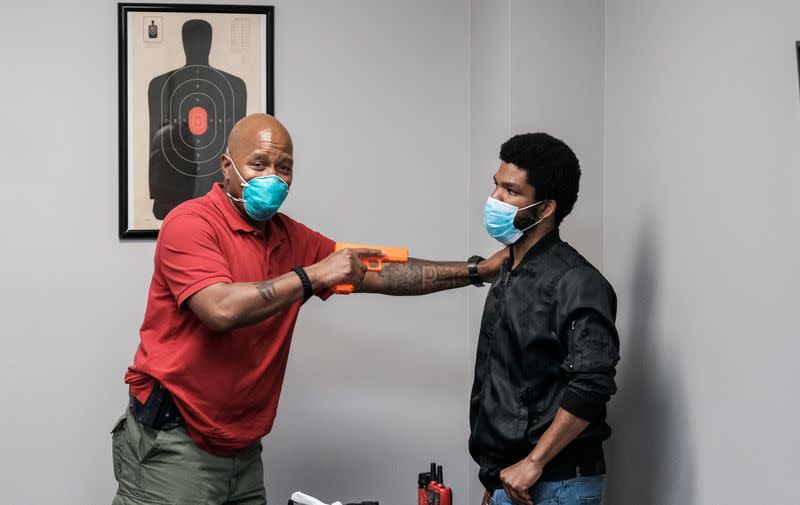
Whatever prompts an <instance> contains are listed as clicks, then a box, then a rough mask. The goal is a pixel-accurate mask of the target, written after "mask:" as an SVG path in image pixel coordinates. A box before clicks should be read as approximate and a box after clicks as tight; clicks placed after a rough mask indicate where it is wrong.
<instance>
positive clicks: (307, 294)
mask: <svg viewBox="0 0 800 505" xmlns="http://www.w3.org/2000/svg"><path fill="white" fill-rule="evenodd" d="M292 272H294V273H296V274H297V276H298V277H300V283H301V284H303V300H304V301H306V300H308V299H309V298H311V295H313V294H314V289H313V288H312V287H311V279H309V278H308V274H307V273H306V271H305V270H303V268H302V267H293V268H292Z"/></svg>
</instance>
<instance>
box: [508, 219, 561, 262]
mask: <svg viewBox="0 0 800 505" xmlns="http://www.w3.org/2000/svg"><path fill="white" fill-rule="evenodd" d="M555 228H556V226H555V224H553V222H552V221H550V220H548V221H542V222H541V223H539V224H538V225H536V226H534V227H533V228H532V229H531V230H529V231H528V232H526V233H525V235H523V236H522V238H520V239H519V240H517V241H516V243H514V244H513V245H512V246H511V247H512V249H513V250H514V264H513V265H511V269H512V270H513V269H515V268H517V265H519V264H520V262H521V261H522V258H524V257H525V255H526V254H528V251H530V250H531V248H532V247H533V246H535V245H536V244H537V243H538V242H539V241H540V240H542V239H543V238H544V237H546V236H547V235H548V234H549V233H550V232H551V231H553V230H555Z"/></svg>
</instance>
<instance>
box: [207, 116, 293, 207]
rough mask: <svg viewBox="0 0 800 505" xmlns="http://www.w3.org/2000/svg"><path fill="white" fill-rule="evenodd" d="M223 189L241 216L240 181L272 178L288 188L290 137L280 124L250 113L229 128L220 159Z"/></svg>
mask: <svg viewBox="0 0 800 505" xmlns="http://www.w3.org/2000/svg"><path fill="white" fill-rule="evenodd" d="M220 168H221V169H222V175H223V178H224V179H223V181H222V184H223V187H224V189H225V191H226V192H227V193H228V195H229V196H231V197H232V198H233V199H232V200H231V203H232V204H233V206H234V207H236V209H237V210H238V211H239V213H240V214H242V216H245V215H246V214H245V211H244V206H243V205H242V203H241V202H240V201H238V199H240V198H241V197H242V193H243V188H242V181H249V180H250V179H252V178H254V177H264V176H268V175H276V176H278V177H280V178H281V179H283V180H284V182H286V184H288V185H290V186H291V185H292V177H293V173H294V157H293V146H292V137H291V136H290V135H289V132H288V131H286V128H285V127H284V126H283V125H282V124H281V122H280V121H278V120H277V119H275V118H274V117H272V116H270V115H268V114H251V115H249V116H247V117H245V118H243V119H242V120H240V121H239V122H238V123H236V124H235V125H234V126H233V129H232V130H231V134H230V136H228V151H227V153H226V154H223V155H222V156H220Z"/></svg>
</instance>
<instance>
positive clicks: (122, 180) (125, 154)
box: [117, 3, 275, 239]
mask: <svg viewBox="0 0 800 505" xmlns="http://www.w3.org/2000/svg"><path fill="white" fill-rule="evenodd" d="M150 13H152V16H153V20H151V25H153V26H152V27H150V26H147V25H146V23H145V27H144V29H143V34H142V35H141V37H142V39H143V40H141V41H138V42H137V41H135V39H134V37H136V36H137V35H135V33H136V31H135V30H133V29H131V30H129V25H130V26H131V27H134V25H135V24H134V22H133V21H132V20H133V19H135V17H136V16H139V17H142V16H145V15H151V14H150ZM176 14H177V16H179V17H176ZM184 14H186V15H190V16H191V18H192V19H191V20H190V21H186V22H184V23H183V24H182V28H181V30H182V35H183V41H184V44H182V45H181V48H182V50H183V51H184V52H185V61H186V63H185V65H183V66H182V67H180V68H174V69H173V70H171V71H168V72H166V73H163V74H162V75H158V74H156V75H155V76H154V77H153V78H152V80H151V81H150V85H149V86H148V92H147V99H146V100H145V101H144V102H143V103H139V102H137V103H134V104H133V106H132V107H131V106H130V105H129V104H131V100H132V96H133V95H136V96H141V95H142V93H143V91H142V90H141V89H140V88H139V89H136V90H134V91H132V92H131V93H129V89H133V88H132V86H133V83H132V82H131V79H132V76H131V73H132V72H129V66H130V65H131V63H132V62H131V60H134V64H135V62H136V61H137V55H136V54H135V53H134V51H136V50H137V49H136V47H135V46H136V44H137V43H138V44H139V45H140V46H141V45H145V47H148V48H150V47H152V46H146V44H145V43H150V42H151V41H149V40H146V39H147V38H148V37H149V38H152V39H156V42H157V39H158V37H159V35H158V24H156V20H158V21H159V23H160V22H162V21H164V24H168V23H166V22H167V21H169V20H170V19H181V18H180V16H182V15H184ZM220 14H223V15H230V16H231V22H232V23H233V22H234V21H235V20H237V19H238V20H239V24H238V25H236V24H235V23H234V24H232V25H231V26H232V28H230V37H229V39H225V40H231V42H230V43H229V44H230V45H231V46H233V45H234V44H236V43H238V42H237V41H240V40H246V41H247V42H246V43H247V44H251V45H252V44H255V43H257V44H259V52H258V56H259V58H258V61H257V62H256V63H257V64H258V65H259V66H260V67H261V68H262V69H264V70H265V71H266V75H263V74H262V72H261V69H259V70H258V73H257V74H258V75H259V76H260V79H263V80H261V81H258V84H259V85H260V88H259V89H257V91H258V95H257V96H258V97H261V99H262V101H261V105H263V108H259V109H260V111H261V112H266V113H268V114H274V99H275V97H274V89H275V79H274V33H275V26H274V24H275V22H274V19H275V14H274V7H273V6H268V5H218V4H165V3H118V4H117V40H118V55H117V62H118V80H119V82H118V85H119V89H118V94H119V95H118V96H119V125H118V128H119V237H120V239H140V238H155V237H157V236H158V231H159V229H160V225H161V220H163V217H161V218H159V217H158V215H159V213H161V212H163V210H164V209H165V208H169V205H171V204H173V202H176V201H179V200H180V199H181V197H175V196H174V195H170V198H169V199H168V200H169V205H160V204H159V205H160V207H159V212H158V213H157V212H156V210H155V208H156V206H157V199H156V200H153V202H154V203H153V205H152V207H153V209H152V217H151V218H148V221H153V222H157V224H158V226H144V227H143V226H140V225H136V224H132V223H133V217H135V216H134V214H135V213H136V212H139V211H138V210H137V211H132V210H131V209H132V207H131V204H132V201H134V200H133V199H134V198H136V196H138V195H134V194H133V193H132V192H133V191H136V188H139V187H141V184H136V183H131V177H132V174H134V173H135V172H134V171H135V170H145V167H144V166H141V165H143V163H138V164H137V162H136V161H132V160H133V158H132V156H133V154H132V151H131V150H132V149H134V148H135V147H138V149H139V153H141V149H142V146H141V145H138V146H134V145H132V144H134V142H133V141H132V140H131V136H132V131H131V130H133V128H131V127H130V125H131V124H132V123H131V121H132V120H134V115H136V116H135V121H138V122H137V123H135V124H137V125H141V121H142V116H141V115H142V114H143V112H142V108H145V109H146V110H147V117H146V123H147V124H148V125H149V130H148V133H149V134H148V136H147V137H143V136H142V135H139V137H138V139H139V140H146V141H147V142H148V145H147V146H145V147H144V149H145V150H146V154H148V155H149V156H148V163H147V165H148V166H147V171H148V172H147V177H148V179H147V181H146V184H147V185H148V186H149V187H150V191H149V193H150V194H149V195H148V198H151V197H152V192H153V191H152V188H153V184H154V183H153V179H154V177H153V173H154V171H153V164H154V162H153V159H154V157H155V156H154V154H153V153H154V152H155V151H167V149H163V146H165V145H173V146H174V144H175V141H176V140H177V139H180V142H182V143H183V145H179V146H178V147H175V148H174V149H171V150H170V152H171V154H169V155H168V154H163V156H162V158H164V159H167V161H168V162H169V164H170V165H172V166H174V165H173V164H172V162H171V161H169V159H168V158H169V157H170V155H171V156H173V158H174V159H175V160H176V161H179V162H180V159H179V158H178V157H177V156H181V158H182V159H183V160H186V161H185V163H184V162H181V163H184V165H187V166H188V165H195V166H197V167H199V166H200V162H199V161H195V158H192V160H188V158H186V157H185V156H183V155H185V154H186V153H187V152H191V153H192V154H194V153H197V154H196V157H197V158H198V159H199V158H200V152H201V149H202V150H203V151H202V152H204V153H206V154H208V157H207V158H206V160H204V163H205V164H206V165H207V166H209V167H210V166H211V161H210V160H211V157H210V153H212V152H214V151H216V150H217V148H218V144H219V138H221V137H223V134H224V133H225V132H226V131H229V128H230V127H231V126H232V123H235V120H238V119H240V117H239V116H241V115H242V114H241V110H242V108H243V107H244V108H245V109H246V108H247V107H249V105H248V104H247V101H248V99H251V98H252V97H253V94H252V87H253V86H251V84H254V81H253V80H252V79H251V80H250V81H249V82H247V83H245V80H244V79H240V78H239V77H237V76H236V75H232V74H230V73H226V72H224V71H222V70H220V69H218V68H215V67H214V66H212V63H213V62H209V55H210V54H211V51H212V49H211V45H212V44H214V43H218V42H216V41H215V39H214V38H213V36H212V28H211V26H212V22H210V21H208V20H213V22H216V23H217V24H218V25H219V23H220V16H216V17H214V16H213V15H220ZM156 15H158V16H156ZM162 15H163V17H160V16H162ZM252 15H255V16H258V20H259V21H260V23H259V24H258V27H257V28H258V31H257V33H259V34H261V35H263V36H264V40H261V38H260V37H258V39H257V40H255V41H253V40H251V39H250V33H251V30H250V24H247V23H248V21H247V19H254V18H253V17H252ZM170 16H172V17H171V18H170ZM203 16H206V17H205V18H204V17H203ZM237 16H238V18H237ZM247 16H250V17H247ZM261 16H263V20H262V18H261ZM143 19H144V18H143ZM242 19H244V20H245V21H242ZM190 22H191V23H194V24H192V25H191V26H192V27H198V26H199V27H200V30H201V31H202V30H206V29H207V36H208V37H207V40H205V41H201V42H200V44H195V41H196V40H199V39H198V38H197V36H195V34H196V33H197V30H195V31H194V32H191V31H190V37H194V38H189V39H187V26H188V25H189V23H190ZM203 22H205V24H203ZM174 24H175V23H173V25H174ZM206 25H208V26H207V28H206ZM236 26H244V27H245V28H247V29H246V30H245V29H244V28H242V29H241V30H238V31H237V29H236ZM173 28H174V26H173ZM190 30H191V28H190ZM165 31H166V30H165V29H163V28H162V29H161V32H162V34H163V33H164V32H165ZM253 31H256V30H253ZM129 32H131V33H129ZM239 32H242V33H244V35H241V33H239ZM262 32H263V33H262ZM169 33H171V40H172V41H173V43H172V44H165V45H164V47H167V46H169V47H172V48H173V53H171V54H173V55H174V54H175V53H174V51H175V47H176V46H177V44H176V43H174V39H175V38H176V37H177V35H176V34H175V30H174V29H173V30H172V32H169ZM237 35H241V36H240V37H238V38H237ZM161 37H162V38H163V39H164V40H166V39H167V37H166V35H161ZM245 37H246V38H245ZM186 40H191V41H192V43H193V44H195V45H194V46H192V47H191V48H187V47H185V46H186V44H185V41H186ZM156 42H154V44H155V43H156ZM206 42H207V43H208V45H207V46H204V45H203V44H205V43H206ZM241 44H242V47H246V46H245V45H244V44H245V43H244V42H242V43H241ZM198 47H199V48H201V49H200V52H205V59H206V64H205V65H206V66H207V67H208V69H205V67H203V65H190V62H189V59H190V54H189V51H190V49H191V50H192V51H194V52H195V54H196V55H198V54H200V52H198V50H197V48H198ZM156 49H161V47H158V46H156ZM139 51H140V53H142V54H144V53H143V50H141V49H140V50H139ZM246 51H247V49H243V50H242V52H246ZM129 54H132V55H133V56H132V57H131V58H129ZM149 54H153V53H148V57H149ZM182 57H183V56H182ZM173 59H174V58H173ZM245 60H246V56H244V55H243V56H241V62H239V63H237V64H239V65H244V64H245V63H242V62H244V61H245ZM138 61H145V62H147V58H146V57H142V56H138ZM254 65H255V64H254ZM254 65H251V66H249V67H247V68H248V69H250V68H251V67H252V68H255V67H254ZM189 66H192V67H193V68H197V67H200V68H201V70H203V71H204V72H205V74H203V75H199V71H198V72H197V73H196V74H195V75H194V77H190V76H187V71H186V69H187V67H189ZM179 71H180V72H182V74H181V75H182V76H181V77H175V76H178V73H179ZM249 72H250V71H249ZM140 73H143V72H140ZM250 73H252V72H250ZM217 75H219V76H222V77H219V79H221V80H220V81H219V82H217V83H216V84H220V83H221V82H222V83H224V84H220V85H219V86H217V85H215V83H214V82H212V81H214V80H215V79H212V78H211V77H215V78H216V76H217ZM207 76H210V77H207ZM226 76H227V78H226ZM138 77H139V78H140V79H141V78H142V76H138ZM173 77H174V78H173ZM157 78H164V79H166V81H164V82H165V84H164V86H163V87H162V92H161V93H160V95H159V97H160V98H158V106H159V107H158V110H159V112H160V123H158V124H156V121H155V118H154V117H151V116H154V114H153V110H154V109H153V104H154V98H153V97H154V96H155V95H154V94H153V95H151V94H150V91H149V88H151V87H153V83H154V82H155V81H156V79H157ZM170 79H172V80H171V81H170ZM193 79H194V80H193ZM167 81H169V82H170V83H169V86H168V85H167V84H166V82H167ZM160 82H161V81H159V83H160ZM175 82H178V83H179V84H175ZM190 82H191V83H195V82H197V83H198V84H197V88H198V90H193V91H191V92H190V91H188V89H187V91H185V92H183V95H185V96H183V98H182V99H181V101H180V103H179V104H178V105H175V103H177V102H178V101H177V99H175V101H174V102H175V103H173V98H174V97H175V96H176V91H174V90H176V89H183V88H186V87H187V86H189V83H190ZM231 83H233V84H231ZM200 84H202V85H203V86H204V87H207V88H208V89H209V90H212V91H213V92H211V91H210V92H208V93H202V92H201V91H204V90H200ZM237 85H238V87H237ZM164 90H169V91H170V92H171V94H170V95H169V98H168V99H165V96H166V94H167V93H165V92H164ZM220 90H222V91H220ZM240 91H244V93H245V94H244V95H243V96H244V98H245V100H244V102H245V103H244V104H242V103H241V102H242V100H239V103H238V105H235V104H236V99H237V98H241V96H242V95H241V94H237V93H239V92H240ZM262 94H263V95H265V96H262ZM212 95H213V96H212ZM190 96H196V98H195V99H197V100H198V101H199V100H200V98H201V97H203V100H204V102H203V104H202V105H205V108H204V107H203V106H200V105H197V106H195V107H193V108H192V110H191V111H190V114H189V115H188V121H189V122H190V123H189V126H188V127H187V116H186V115H183V114H181V113H182V111H184V109H185V107H188V106H189V105H191V103H189V105H186V106H184V104H185V103H186V102H187V101H191V100H190V98H189V97H190ZM227 97H230V103H228V102H229V100H227ZM179 98H180V94H179ZM165 100H167V102H165ZM205 102H208V105H206V104H205ZM165 104H166V105H167V106H166V107H165ZM217 105H219V107H217ZM145 106H146V107H145ZM129 109H135V111H133V110H129ZM173 110H175V111H177V113H175V114H173ZM209 110H210V111H211V112H208V111H209ZM219 111H224V112H219ZM192 112H195V113H196V114H195V116H194V119H193V116H192V114H191V113H192ZM178 117H181V118H182V119H180V120H178V119H177V118H178ZM215 118H217V119H216V121H215ZM172 121H175V122H176V124H175V125H173V123H172ZM217 121H219V123H217ZM181 123H182V124H181ZM202 124H205V126H197V128H198V130H191V127H192V125H202ZM154 125H156V127H159V126H162V127H161V128H160V129H159V130H158V133H157V134H156V135H155V136H154V135H153V131H154ZM209 125H210V126H209ZM187 128H188V129H189V130H191V132H190V133H191V135H194V137H191V136H190V135H188V134H186V130H187ZM211 129H213V133H214V144H213V145H211V147H210V148H207V146H204V145H201V146H200V147H195V145H194V144H191V145H189V144H190V143H189V142H187V141H186V137H189V138H195V137H197V138H199V137H198V135H199V136H201V137H202V136H203V135H205V133H207V132H208V130H211ZM140 130H142V128H139V130H137V131H140ZM198 131H199V132H202V134H198V133H197V132H198ZM159 136H160V137H159ZM167 136H169V138H168V139H167V140H168V141H169V142H167V141H165V140H164V138H165V137H167ZM224 137H225V139H224V140H223V141H222V144H223V145H224V144H225V143H226V142H227V135H226V134H225V135H224ZM157 138H160V139H161V142H160V145H161V146H162V148H161V149H157V148H155V147H153V148H151V146H153V145H155V144H156V142H155V141H156V139H157ZM197 142H198V143H199V142H200V141H199V140H197ZM135 144H141V142H135ZM178 148H180V149H181V150H182V152H178V151H179V149H178ZM175 153H177V154H175ZM206 154H204V156H206ZM140 158H141V156H140ZM132 165H133V166H132ZM181 166H183V165H181ZM176 171H177V172H181V174H184V175H186V177H189V176H191V177H195V179H196V180H199V179H200V178H201V177H200V176H198V175H192V174H185V172H182V171H181V170H180V169H176ZM173 175H175V174H174V173H173ZM139 177H140V178H139V179H137V180H138V181H140V180H141V177H143V176H142V175H141V174H140V175H139ZM179 177H180V176H179ZM203 177H205V176H203ZM212 177H219V175H218V174H216V173H214V174H213V175H212V176H211V177H206V179H211V178H212ZM167 179H168V177H167ZM184 179H185V177H184ZM208 183H209V182H208V181H204V182H203V184H208ZM194 185H195V186H199V185H200V183H194ZM163 186H164V187H165V188H167V187H168V186H169V185H168V184H164V185H163ZM200 189H202V188H200ZM197 190H198V188H195V192H196V191H197ZM140 191H141V190H140ZM185 193H187V194H188V191H185ZM196 196H201V195H200V194H194V195H193V196H192V197H196ZM188 199H189V198H183V201H185V200H188ZM162 207H163V208H164V209H162ZM142 208H144V206H143V205H139V206H138V209H142Z"/></svg>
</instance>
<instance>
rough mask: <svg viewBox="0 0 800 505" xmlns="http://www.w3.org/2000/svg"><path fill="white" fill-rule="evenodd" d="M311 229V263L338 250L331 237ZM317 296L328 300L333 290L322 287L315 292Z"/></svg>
mask: <svg viewBox="0 0 800 505" xmlns="http://www.w3.org/2000/svg"><path fill="white" fill-rule="evenodd" d="M310 231H311V238H310V240H309V243H310V244H311V249H312V251H313V255H312V257H311V261H310V262H309V264H313V263H317V262H319V261H322V260H324V259H325V258H327V257H328V256H330V255H331V254H333V252H334V251H335V250H336V242H334V241H333V240H331V239H329V238H328V237H326V236H325V235H323V234H321V233H319V232H317V231H313V230H310ZM314 294H315V295H316V296H318V297H319V298H321V299H322V300H327V299H328V298H330V296H331V295H332V294H333V290H331V289H321V290H319V291H317V292H316V293H314Z"/></svg>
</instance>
